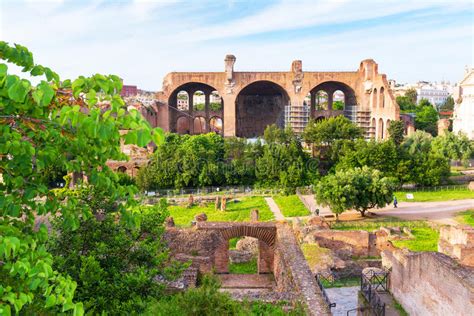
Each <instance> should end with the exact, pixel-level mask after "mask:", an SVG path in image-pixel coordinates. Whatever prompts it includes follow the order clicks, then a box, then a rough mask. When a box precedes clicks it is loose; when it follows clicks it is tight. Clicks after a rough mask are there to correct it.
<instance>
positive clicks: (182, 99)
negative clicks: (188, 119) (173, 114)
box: [176, 91, 189, 111]
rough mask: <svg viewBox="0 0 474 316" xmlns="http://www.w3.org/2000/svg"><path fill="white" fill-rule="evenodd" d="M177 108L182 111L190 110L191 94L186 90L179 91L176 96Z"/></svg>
mask: <svg viewBox="0 0 474 316" xmlns="http://www.w3.org/2000/svg"><path fill="white" fill-rule="evenodd" d="M176 103H177V108H178V110H180V111H188V110H189V95H188V93H187V92H186V91H179V92H178V94H177V97H176Z"/></svg>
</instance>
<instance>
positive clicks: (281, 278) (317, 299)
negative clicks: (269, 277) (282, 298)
mask: <svg viewBox="0 0 474 316" xmlns="http://www.w3.org/2000/svg"><path fill="white" fill-rule="evenodd" d="M274 260H275V261H274V270H273V273H274V276H275V280H276V282H277V289H278V291H281V292H296V293H297V294H298V295H299V297H300V299H301V300H302V302H303V303H305V304H306V306H307V307H308V314H309V315H330V312H329V309H328V308H327V305H326V303H325V301H324V299H323V297H322V294H321V290H320V289H319V287H318V285H317V283H316V280H315V278H314V276H313V273H312V272H311V270H310V269H309V266H308V263H307V262H306V259H305V258H304V255H303V252H302V251H301V249H300V247H299V245H298V242H297V240H296V237H295V236H294V234H293V230H292V229H291V228H290V227H289V226H288V225H287V224H279V225H278V228H277V240H276V245H275V259H274Z"/></svg>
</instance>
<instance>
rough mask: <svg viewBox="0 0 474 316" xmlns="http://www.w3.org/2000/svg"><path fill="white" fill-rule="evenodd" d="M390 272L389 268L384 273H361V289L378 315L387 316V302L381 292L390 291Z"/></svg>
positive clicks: (374, 312)
mask: <svg viewBox="0 0 474 316" xmlns="http://www.w3.org/2000/svg"><path fill="white" fill-rule="evenodd" d="M389 273H390V272H389V271H388V270H385V271H384V272H383V273H375V272H374V271H370V272H369V273H366V274H362V275H361V280H360V291H361V293H362V295H363V296H364V298H365V299H366V300H367V302H368V303H369V306H370V308H371V309H372V312H373V314H374V315H376V316H385V303H384V302H383V300H382V298H381V297H380V294H379V293H380V292H388V276H389Z"/></svg>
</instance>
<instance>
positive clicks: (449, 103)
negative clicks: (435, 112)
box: [439, 96, 454, 112]
mask: <svg viewBox="0 0 474 316" xmlns="http://www.w3.org/2000/svg"><path fill="white" fill-rule="evenodd" d="M453 110H454V99H453V97H452V96H449V97H447V98H446V100H445V101H444V102H443V104H441V106H440V107H439V111H440V112H444V111H453Z"/></svg>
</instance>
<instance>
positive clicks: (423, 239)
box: [392, 227, 439, 251]
mask: <svg viewBox="0 0 474 316" xmlns="http://www.w3.org/2000/svg"><path fill="white" fill-rule="evenodd" d="M411 233H412V234H413V236H415V238H413V239H405V240H394V241H392V243H393V245H394V246H395V247H398V248H408V249H410V250H411V251H438V239H439V232H438V231H436V230H434V229H432V228H431V227H416V228H412V229H411Z"/></svg>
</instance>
